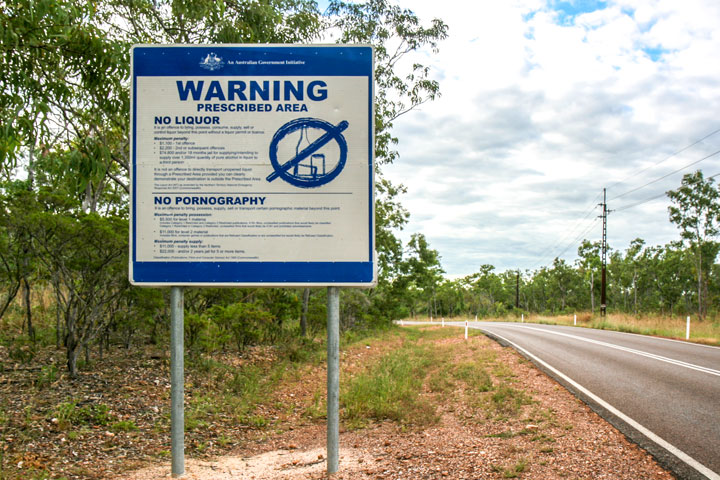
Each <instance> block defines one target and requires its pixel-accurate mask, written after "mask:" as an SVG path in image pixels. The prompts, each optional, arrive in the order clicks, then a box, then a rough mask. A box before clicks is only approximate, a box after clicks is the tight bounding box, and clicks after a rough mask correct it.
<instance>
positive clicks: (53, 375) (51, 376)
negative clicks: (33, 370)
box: [35, 365, 58, 390]
mask: <svg viewBox="0 0 720 480" xmlns="http://www.w3.org/2000/svg"><path fill="white" fill-rule="evenodd" d="M57 376H58V370H57V367H56V366H55V365H45V366H43V367H41V368H40V372H39V373H38V376H37V379H36V380H35V386H36V387H37V388H38V389H40V390H42V389H44V388H47V387H48V386H50V385H52V384H53V383H54V382H55V380H57Z"/></svg>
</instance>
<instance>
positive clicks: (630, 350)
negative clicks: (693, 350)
mask: <svg viewBox="0 0 720 480" xmlns="http://www.w3.org/2000/svg"><path fill="white" fill-rule="evenodd" d="M502 326H503V327H510V328H519V329H525V330H534V331H536V332H542V333H547V334H550V335H559V336H561V337H567V338H572V339H573V340H579V341H581V342H587V343H592V344H595V345H600V346H601V347H608V348H614V349H616V350H620V351H623V352H627V353H632V354H635V355H640V356H642V357H647V358H652V359H654V360H658V361H661V362H665V363H670V364H672V365H677V366H679V367H685V368H689V369H691V370H696V371H698V372H703V373H709V374H710V375H715V376H717V377H720V370H714V369H712V368H708V367H703V366H701V365H695V364H693V363H687V362H683V361H682V360H675V359H673V358H668V357H663V356H661V355H656V354H654V353H649V352H643V351H642V350H635V349H634V348H629V347H623V346H620V345H615V344H612V343H607V342H603V341H601V340H593V339H592V338H585V337H580V336H577V335H570V334H569V333H563V332H555V331H552V330H546V329H542V328H535V327H529V326H520V325H512V324H505V325H502Z"/></svg>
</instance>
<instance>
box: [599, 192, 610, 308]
mask: <svg viewBox="0 0 720 480" xmlns="http://www.w3.org/2000/svg"><path fill="white" fill-rule="evenodd" d="M600 205H601V206H602V221H603V224H602V271H601V280H600V282H601V283H600V316H602V317H604V316H605V314H606V310H607V298H606V296H605V292H606V286H607V273H606V272H607V215H608V209H607V197H606V191H605V189H604V188H603V201H602V203H601V204H600Z"/></svg>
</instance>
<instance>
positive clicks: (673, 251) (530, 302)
mask: <svg viewBox="0 0 720 480" xmlns="http://www.w3.org/2000/svg"><path fill="white" fill-rule="evenodd" d="M667 196H668V198H669V200H670V202H671V205H670V206H669V207H668V213H669V219H670V221H671V222H672V223H674V224H675V225H676V226H677V227H678V229H679V231H680V239H678V240H677V241H673V242H670V243H669V244H667V245H658V246H648V245H646V244H645V241H644V240H642V239H640V238H637V239H635V240H633V241H632V242H630V245H629V246H628V247H627V248H626V249H625V250H624V251H623V250H615V249H611V248H610V249H609V253H608V264H607V308H608V311H610V312H623V313H629V314H634V315H638V314H650V313H652V314H660V315H678V314H682V315H686V314H696V315H697V316H698V317H699V318H700V319H704V318H705V317H706V316H707V315H708V314H712V315H717V313H718V301H719V300H720V265H718V264H717V263H715V260H716V258H717V254H718V251H720V243H719V242H718V241H717V235H718V233H719V230H718V227H719V226H720V191H719V190H718V187H717V186H716V185H715V183H714V180H713V179H712V178H709V179H706V178H704V176H703V174H702V171H697V172H694V173H690V174H687V175H685V176H684V177H683V179H682V182H681V185H680V187H679V188H677V189H675V190H672V191H669V192H667ZM577 253H578V258H577V260H576V261H575V262H574V263H573V264H570V263H568V262H567V261H566V260H564V259H561V258H556V259H555V260H554V261H553V262H552V264H551V265H549V266H545V267H542V268H540V269H538V270H535V271H529V270H526V271H524V272H519V271H515V270H508V271H505V272H501V273H498V272H496V271H495V268H494V267H493V266H492V265H482V266H481V267H480V269H479V271H478V272H477V273H474V274H472V275H468V276H466V277H464V278H461V279H458V280H442V279H440V280H438V281H437V282H435V283H434V284H432V285H430V286H428V287H425V286H422V285H412V286H411V289H415V290H422V295H418V298H422V299H424V300H423V301H418V302H417V303H416V305H415V310H414V311H413V310H412V309H411V311H412V313H415V312H419V313H421V314H422V315H426V316H428V315H434V316H436V317H438V316H453V315H478V316H481V317H488V316H491V317H492V316H503V315H508V314H518V315H519V314H520V313H521V312H534V313H547V314H561V313H572V312H578V311H584V312H592V313H597V312H598V311H599V306H600V287H601V284H600V282H601V274H600V272H601V263H602V262H601V243H600V242H599V241H596V242H590V241H588V240H584V241H583V242H582V244H581V245H580V247H579V248H578V251H577ZM438 265H439V264H438ZM518 287H519V288H518ZM428 299H430V300H428ZM423 302H424V303H423ZM516 302H517V303H516ZM516 305H517V307H516Z"/></svg>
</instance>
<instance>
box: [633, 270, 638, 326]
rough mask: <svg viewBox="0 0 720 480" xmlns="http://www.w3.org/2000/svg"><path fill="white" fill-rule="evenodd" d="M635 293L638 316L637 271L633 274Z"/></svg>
mask: <svg viewBox="0 0 720 480" xmlns="http://www.w3.org/2000/svg"><path fill="white" fill-rule="evenodd" d="M633 293H634V294H635V316H637V314H638V304H637V270H635V271H634V272H633Z"/></svg>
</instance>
